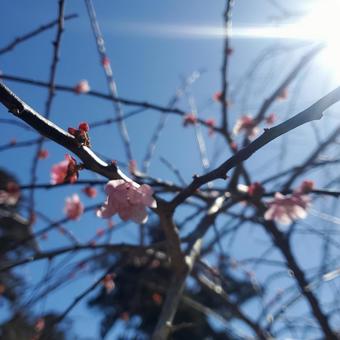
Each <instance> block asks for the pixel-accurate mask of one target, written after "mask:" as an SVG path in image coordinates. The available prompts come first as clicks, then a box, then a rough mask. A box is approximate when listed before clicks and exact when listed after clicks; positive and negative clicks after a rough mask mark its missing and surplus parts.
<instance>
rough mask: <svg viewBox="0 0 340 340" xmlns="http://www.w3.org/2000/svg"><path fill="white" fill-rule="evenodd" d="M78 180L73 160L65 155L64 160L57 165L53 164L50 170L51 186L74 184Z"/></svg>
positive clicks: (75, 164)
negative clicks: (66, 183) (67, 182)
mask: <svg viewBox="0 0 340 340" xmlns="http://www.w3.org/2000/svg"><path fill="white" fill-rule="evenodd" d="M77 179H78V169H77V163H76V161H75V159H74V158H73V157H72V156H70V155H68V154H66V155H65V159H64V160H63V161H61V162H59V163H57V164H54V165H53V166H52V169H51V184H59V183H65V182H66V181H69V182H70V183H74V182H76V181H77Z"/></svg>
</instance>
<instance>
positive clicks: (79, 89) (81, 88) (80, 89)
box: [74, 79, 90, 94]
mask: <svg viewBox="0 0 340 340" xmlns="http://www.w3.org/2000/svg"><path fill="white" fill-rule="evenodd" d="M89 91H90V84H89V82H88V81H87V80H86V79H83V80H81V81H80V82H79V83H78V84H77V85H75V87H74V92H75V93H77V94H81V93H87V92H89Z"/></svg>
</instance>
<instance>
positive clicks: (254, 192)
mask: <svg viewBox="0 0 340 340" xmlns="http://www.w3.org/2000/svg"><path fill="white" fill-rule="evenodd" d="M264 192H265V190H264V188H263V186H262V185H261V183H259V182H254V183H252V184H250V185H249V186H248V195H249V196H250V197H254V198H260V197H261V196H262V195H263V194H264Z"/></svg>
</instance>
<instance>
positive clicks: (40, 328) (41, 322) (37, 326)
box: [34, 318, 45, 332]
mask: <svg viewBox="0 0 340 340" xmlns="http://www.w3.org/2000/svg"><path fill="white" fill-rule="evenodd" d="M44 328H45V320H44V319H43V318H40V319H38V320H37V321H36V322H35V325H34V329H35V330H36V331H37V332H42V331H43V329H44Z"/></svg>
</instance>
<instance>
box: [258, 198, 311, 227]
mask: <svg viewBox="0 0 340 340" xmlns="http://www.w3.org/2000/svg"><path fill="white" fill-rule="evenodd" d="M309 205H310V198H309V197H308V196H307V195H305V194H303V193H301V192H297V191H296V192H294V193H293V194H292V195H282V194H281V193H279V192H277V193H276V194H275V196H274V199H272V200H271V201H269V202H267V206H268V210H267V211H266V212H265V214H264V219H265V220H269V221H271V220H272V221H276V222H279V223H282V224H290V223H292V222H293V221H295V220H298V219H303V218H306V216H307V208H308V207H309Z"/></svg>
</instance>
